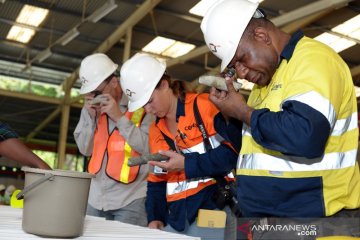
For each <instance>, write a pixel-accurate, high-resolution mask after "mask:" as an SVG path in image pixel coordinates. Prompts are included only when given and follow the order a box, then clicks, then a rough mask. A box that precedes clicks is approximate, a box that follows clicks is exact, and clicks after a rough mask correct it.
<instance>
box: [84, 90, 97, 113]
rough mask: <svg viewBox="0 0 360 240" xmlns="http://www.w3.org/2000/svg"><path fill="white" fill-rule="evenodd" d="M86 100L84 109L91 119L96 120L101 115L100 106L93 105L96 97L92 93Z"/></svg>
mask: <svg viewBox="0 0 360 240" xmlns="http://www.w3.org/2000/svg"><path fill="white" fill-rule="evenodd" d="M84 98H85V103H84V108H85V109H86V110H87V111H88V113H89V115H90V117H91V119H95V118H96V117H98V116H99V115H100V104H98V105H94V104H92V100H93V99H94V95H93V94H92V93H89V94H86V95H85V97H84Z"/></svg>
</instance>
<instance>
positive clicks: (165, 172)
mask: <svg viewBox="0 0 360 240" xmlns="http://www.w3.org/2000/svg"><path fill="white" fill-rule="evenodd" d="M153 173H154V174H167V173H168V172H167V171H166V170H164V169H162V168H161V167H158V166H154V170H153Z"/></svg>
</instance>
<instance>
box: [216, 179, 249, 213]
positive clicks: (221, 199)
mask: <svg viewBox="0 0 360 240" xmlns="http://www.w3.org/2000/svg"><path fill="white" fill-rule="evenodd" d="M216 182H217V189H216V190H215V192H214V195H213V200H214V201H215V204H216V207H217V208H219V209H224V207H225V206H229V207H230V209H231V212H232V213H233V214H234V215H235V216H236V217H241V215H242V214H241V210H240V207H239V202H238V200H237V199H236V194H234V193H235V189H234V186H233V185H234V183H231V182H226V181H225V180H224V181H218V179H216ZM224 182H225V183H224Z"/></svg>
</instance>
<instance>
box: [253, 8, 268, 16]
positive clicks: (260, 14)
mask: <svg viewBox="0 0 360 240" xmlns="http://www.w3.org/2000/svg"><path fill="white" fill-rule="evenodd" d="M253 18H266V14H265V12H264V10H262V9H260V8H258V9H256V11H255V13H254V15H253Z"/></svg>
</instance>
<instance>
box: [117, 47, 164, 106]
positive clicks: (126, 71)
mask: <svg viewBox="0 0 360 240" xmlns="http://www.w3.org/2000/svg"><path fill="white" fill-rule="evenodd" d="M165 69H166V63H165V62H160V61H159V60H157V59H156V58H155V57H152V56H150V55H148V54H144V53H137V54H135V55H134V56H133V57H132V58H130V59H129V60H127V61H126V62H125V63H124V64H123V66H122V67H121V70H120V85H121V88H122V90H123V92H124V93H125V94H126V95H127V97H128V99H129V103H128V110H129V111H130V112H133V111H136V110H137V109H139V108H141V107H143V106H144V105H145V104H146V103H147V102H148V101H149V99H150V97H151V94H152V93H153V91H154V89H155V87H156V85H157V84H158V82H159V81H160V79H161V77H162V76H163V74H164V72H165Z"/></svg>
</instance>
